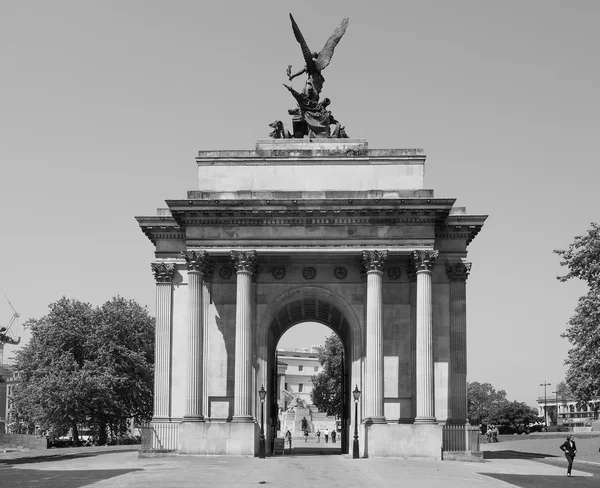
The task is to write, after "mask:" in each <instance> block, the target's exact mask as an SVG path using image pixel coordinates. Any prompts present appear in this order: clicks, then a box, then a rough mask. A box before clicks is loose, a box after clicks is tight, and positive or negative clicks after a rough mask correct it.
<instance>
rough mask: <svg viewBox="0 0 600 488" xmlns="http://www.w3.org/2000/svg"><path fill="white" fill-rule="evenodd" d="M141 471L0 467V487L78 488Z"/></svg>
mask: <svg viewBox="0 0 600 488" xmlns="http://www.w3.org/2000/svg"><path fill="white" fill-rule="evenodd" d="M134 471H143V470H141V469H105V470H100V469H87V470H81V471H71V470H68V471H66V470H60V471H51V470H48V471H46V470H38V469H20V468H13V467H12V466H2V467H0V486H7V487H8V486H10V487H11V488H28V487H31V486H39V487H44V488H79V487H81V486H86V485H89V484H92V483H96V482H98V481H102V480H107V479H110V478H114V477H115V476H121V475H124V474H128V473H131V472H134Z"/></svg>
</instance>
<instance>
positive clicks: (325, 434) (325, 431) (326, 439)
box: [323, 427, 329, 444]
mask: <svg viewBox="0 0 600 488" xmlns="http://www.w3.org/2000/svg"><path fill="white" fill-rule="evenodd" d="M323 435H324V436H325V444H327V443H328V442H329V429H328V428H327V427H325V430H324V431H323Z"/></svg>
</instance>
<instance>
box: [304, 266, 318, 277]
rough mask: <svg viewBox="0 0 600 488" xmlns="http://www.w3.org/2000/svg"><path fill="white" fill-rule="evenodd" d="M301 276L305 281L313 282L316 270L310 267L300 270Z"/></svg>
mask: <svg viewBox="0 0 600 488" xmlns="http://www.w3.org/2000/svg"><path fill="white" fill-rule="evenodd" d="M302 276H303V277H304V279H305V280H314V279H315V278H316V277H317V270H316V269H315V268H313V267H312V266H308V267H306V268H304V269H303V270H302Z"/></svg>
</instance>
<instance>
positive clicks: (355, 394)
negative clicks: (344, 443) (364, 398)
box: [352, 385, 360, 459]
mask: <svg viewBox="0 0 600 488" xmlns="http://www.w3.org/2000/svg"><path fill="white" fill-rule="evenodd" d="M352 396H353V397H354V443H353V444H352V458H353V459H358V458H359V455H358V400H360V390H359V389H358V385H356V388H354V391H353V392H352Z"/></svg>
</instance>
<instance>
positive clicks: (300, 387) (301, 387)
mask: <svg viewBox="0 0 600 488" xmlns="http://www.w3.org/2000/svg"><path fill="white" fill-rule="evenodd" d="M303 389H304V385H303V384H302V383H298V393H302V390H303Z"/></svg>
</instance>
